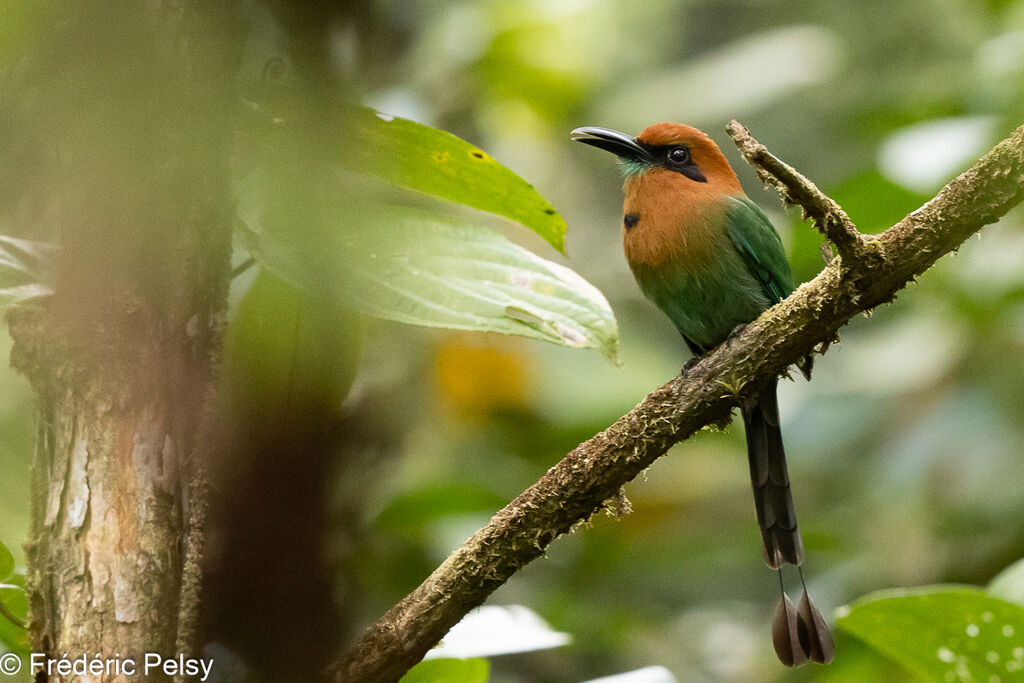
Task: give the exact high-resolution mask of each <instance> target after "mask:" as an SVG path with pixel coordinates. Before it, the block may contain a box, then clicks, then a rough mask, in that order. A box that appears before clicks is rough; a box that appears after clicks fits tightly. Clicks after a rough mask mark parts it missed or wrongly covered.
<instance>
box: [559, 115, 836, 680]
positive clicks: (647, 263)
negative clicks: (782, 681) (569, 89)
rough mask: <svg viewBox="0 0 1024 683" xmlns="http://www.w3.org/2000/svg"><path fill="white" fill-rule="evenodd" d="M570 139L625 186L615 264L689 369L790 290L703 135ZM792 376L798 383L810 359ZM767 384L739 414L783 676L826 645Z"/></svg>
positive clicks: (608, 134)
mask: <svg viewBox="0 0 1024 683" xmlns="http://www.w3.org/2000/svg"><path fill="white" fill-rule="evenodd" d="M570 137H571V139H572V140H575V141H578V142H582V143H585V144H587V145H591V146H593V147H597V148H598V149H602V150H605V151H608V152H611V153H612V154H615V155H616V156H617V157H618V160H619V165H620V168H621V170H622V173H623V175H624V176H625V180H624V183H623V192H624V194H625V200H624V203H623V213H622V240H623V248H624V251H625V254H626V260H627V262H628V263H629V267H630V269H631V270H632V272H633V276H634V278H635V279H636V281H637V284H638V285H639V286H640V290H641V292H642V293H643V294H644V296H645V297H646V298H647V299H649V300H650V301H651V302H653V303H654V304H655V305H656V306H657V307H658V308H659V309H661V311H662V312H663V313H665V315H667V316H668V318H669V319H670V320H671V321H672V323H673V324H674V325H675V327H676V329H677V330H678V331H679V333H680V334H681V335H682V338H683V341H684V342H685V343H686V345H687V347H689V349H690V351H691V352H692V353H693V356H694V359H699V358H700V357H702V356H703V355H705V354H707V353H708V352H709V351H711V350H712V349H713V348H715V347H716V346H718V345H719V344H721V343H723V342H724V341H726V340H727V339H729V338H730V336H731V335H733V334H735V333H736V332H738V331H739V330H741V329H742V328H743V327H744V326H745V325H746V324H747V323H749V322H751V321H752V320H754V319H755V318H757V317H758V316H759V315H760V314H761V313H762V312H764V311H765V310H767V309H768V308H770V307H771V306H773V305H774V304H777V303H779V302H780V301H782V300H783V299H785V298H786V297H787V296H789V294H790V293H791V292H792V291H793V275H792V272H791V270H790V267H789V262H788V261H787V259H786V253H785V250H784V248H783V245H782V240H781V238H780V237H779V234H778V232H777V231H776V230H775V228H774V226H773V225H772V223H771V221H770V220H769V219H768V217H767V216H766V215H765V213H764V212H763V211H762V210H761V209H760V208H759V207H758V206H757V205H756V204H755V203H754V202H752V201H751V200H750V199H749V198H748V197H747V196H746V194H745V193H744V192H743V188H742V187H741V186H740V181H739V178H737V176H736V173H735V172H734V171H733V169H732V167H731V166H730V165H729V161H728V160H727V159H726V157H725V155H724V154H723V153H722V150H721V149H720V148H719V147H718V145H717V144H715V142H714V141H713V140H712V139H711V138H710V137H709V136H708V135H707V134H706V133H704V132H703V131H701V130H699V129H697V128H694V127H691V126H687V125H683V124H678V123H668V122H665V123H656V124H653V125H651V126H648V127H647V128H646V129H644V131H643V132H641V133H640V134H639V135H637V136H636V137H633V136H631V135H628V134H626V133H622V132H619V131H617V130H612V129H610V128H601V127H597V126H585V127H581V128H576V129H575V130H573V131H572V132H571V133H570ZM691 362H692V361H691ZM689 367H690V365H689V364H688V365H687V366H686V367H684V368H683V372H684V373H685V372H686V371H687V370H688V368H689ZM798 367H800V369H801V370H802V371H803V372H804V374H805V376H807V377H808V379H809V378H810V367H811V363H810V357H808V358H806V359H804V361H802V362H801V363H800V364H798ZM777 383H778V378H772V379H770V380H767V381H764V382H762V383H761V384H759V385H758V386H756V387H753V391H751V392H750V393H749V396H747V397H745V398H744V399H743V400H742V402H741V406H740V413H741V415H742V416H743V423H744V425H745V427H746V441H747V456H748V460H749V465H750V478H751V483H752V488H753V492H754V509H755V512H756V516H757V523H758V526H759V527H760V531H761V541H762V554H763V557H764V561H765V563H766V564H767V565H768V567H770V568H771V569H773V570H775V571H777V572H778V577H779V586H780V591H781V596H780V598H779V602H778V603H777V605H776V608H775V615H774V618H773V622H772V641H773V644H774V647H775V652H776V654H777V655H778V657H779V660H780V661H781V662H782V663H783V664H785V665H787V666H799V665H801V664H803V663H804V662H805V661H807V660H811V661H814V662H818V663H821V664H827V663H829V662H831V661H832V658H833V656H834V651H835V645H834V641H833V638H832V634H831V633H830V632H829V630H828V627H827V625H826V624H825V620H824V618H823V617H822V615H821V612H820V611H818V609H817V607H815V606H814V604H813V603H812V602H811V600H810V598H809V597H808V595H807V588H806V585H805V584H804V578H803V571H802V569H801V565H802V564H803V562H804V546H803V541H802V539H801V537H800V530H799V528H798V526H797V521H796V512H795V509H794V506H793V495H792V491H791V490H790V480H789V474H788V472H787V468H786V454H785V449H784V448H783V443H782V431H781V429H780V426H779V408H778V402H777V400H776V385H777ZM787 564H788V565H794V566H796V567H797V571H798V573H799V576H800V583H801V585H802V586H803V591H804V592H803V597H802V598H801V600H800V603H799V607H798V608H794V606H793V603H792V601H791V600H790V599H789V596H788V595H787V594H786V591H785V585H784V583H783V577H782V571H781V570H782V567H783V566H784V565H787Z"/></svg>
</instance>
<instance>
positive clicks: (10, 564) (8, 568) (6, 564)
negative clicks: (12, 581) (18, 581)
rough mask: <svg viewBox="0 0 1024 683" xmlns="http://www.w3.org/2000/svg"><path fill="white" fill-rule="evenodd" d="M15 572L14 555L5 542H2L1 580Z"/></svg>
mask: <svg viewBox="0 0 1024 683" xmlns="http://www.w3.org/2000/svg"><path fill="white" fill-rule="evenodd" d="M13 572H14V555H12V554H11V551H10V550H8V549H7V546H5V545H4V544H3V543H0V581H3V580H4V579H6V578H7V577H8V576H10V575H11V574H12V573H13Z"/></svg>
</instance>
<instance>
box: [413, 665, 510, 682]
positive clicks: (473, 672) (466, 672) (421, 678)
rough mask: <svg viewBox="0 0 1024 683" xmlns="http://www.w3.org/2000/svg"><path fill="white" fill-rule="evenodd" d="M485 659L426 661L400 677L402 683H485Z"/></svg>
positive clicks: (487, 671)
mask: <svg viewBox="0 0 1024 683" xmlns="http://www.w3.org/2000/svg"><path fill="white" fill-rule="evenodd" d="M490 668H491V667H490V664H489V663H488V662H487V660H486V659H428V660H426V661H423V662H420V663H419V664H417V665H416V666H414V667H413V668H411V669H409V671H408V673H406V674H405V675H404V676H402V683H486V681H487V678H488V677H489V676H490Z"/></svg>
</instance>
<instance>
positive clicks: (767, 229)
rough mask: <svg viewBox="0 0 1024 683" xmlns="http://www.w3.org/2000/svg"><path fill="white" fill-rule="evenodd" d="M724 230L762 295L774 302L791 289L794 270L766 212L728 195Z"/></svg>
mask: <svg viewBox="0 0 1024 683" xmlns="http://www.w3.org/2000/svg"><path fill="white" fill-rule="evenodd" d="M728 201H729V208H728V210H727V213H726V232H728V233H729V239H730V240H732V243H733V245H734V246H735V247H736V251H738V252H739V253H740V256H742V257H743V262H744V263H745V264H746V265H747V270H749V271H750V274H751V275H753V276H754V277H755V278H756V279H757V281H758V282H760V283H761V287H763V288H764V293H765V295H766V296H767V297H768V298H769V299H771V301H772V303H773V304H777V303H779V302H780V301H782V300H783V299H785V298H786V297H787V296H789V294H790V292H792V291H793V273H792V272H791V271H790V269H789V261H787V260H786V251H785V250H784V249H783V247H782V239H781V238H780V237H779V233H777V232H775V228H774V227H773V226H772V224H771V221H769V220H768V216H766V215H764V211H761V209H760V208H758V206H757V204H755V203H754V202H752V201H750V200H749V199H747V198H746V197H729V200H728Z"/></svg>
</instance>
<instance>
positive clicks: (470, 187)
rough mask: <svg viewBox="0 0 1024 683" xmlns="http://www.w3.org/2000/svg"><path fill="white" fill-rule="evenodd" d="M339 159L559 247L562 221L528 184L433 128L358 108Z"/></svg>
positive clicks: (483, 154) (349, 121)
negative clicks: (508, 222) (495, 218)
mask: <svg viewBox="0 0 1024 683" xmlns="http://www.w3.org/2000/svg"><path fill="white" fill-rule="evenodd" d="M341 139H342V145H343V148H342V150H341V154H340V155H339V158H340V159H341V163H342V164H343V165H344V166H346V167H347V168H350V169H352V170H354V171H358V172H361V173H367V174H369V175H372V176H375V177H377V178H380V179H381V180H384V181H386V182H388V183H391V184H394V185H398V186H400V187H405V188H408V189H411V190H416V191H417V192H423V193H425V194H429V195H432V196H435V197H441V198H442V199H447V200H449V201H453V202H457V203H459V204H465V205H467V206H472V207H473V208H476V209H481V210H483V211H488V212H490V213H496V214H499V215H502V216H507V217H508V218H511V219H513V220H515V221H518V222H519V223H522V224H523V225H525V226H526V227H528V228H530V229H531V230H533V231H534V232H536V233H537V234H538V235H540V236H541V237H543V238H544V239H545V240H546V241H547V242H548V243H549V244H551V246H553V247H554V248H555V249H558V250H559V251H564V249H565V230H566V226H565V221H564V220H563V219H562V217H561V216H559V215H558V212H557V211H555V209H554V207H552V206H551V205H550V204H549V203H548V202H547V201H546V200H545V199H544V198H543V197H541V196H540V194H539V193H538V192H537V191H536V190H535V189H533V186H532V185H530V184H529V183H528V182H526V181H525V180H523V179H522V178H520V177H519V176H518V175H516V174H515V173H513V172H512V171H510V170H509V169H507V168H505V167H504V166H502V165H501V164H499V163H498V162H497V161H495V160H494V159H493V158H491V156H490V155H488V154H487V153H486V152H484V151H483V150H481V149H478V148H477V147H475V146H473V145H471V144H470V143H468V142H466V141H465V140H463V139H461V138H458V137H456V136H454V135H452V134H451V133H448V132H446V131H443V130H439V129H437V128H431V127H430V126H425V125H423V124H422V123H416V122H415V121H410V120H408V119H403V118H398V117H396V116H389V115H387V114H382V113H380V112H376V111H374V110H372V109H365V108H359V109H356V110H354V111H353V112H352V113H351V114H350V115H349V116H348V117H347V118H346V119H345V130H344V131H342V134H341Z"/></svg>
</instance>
